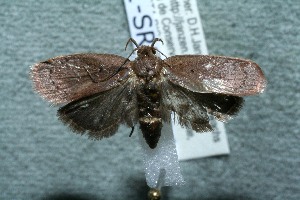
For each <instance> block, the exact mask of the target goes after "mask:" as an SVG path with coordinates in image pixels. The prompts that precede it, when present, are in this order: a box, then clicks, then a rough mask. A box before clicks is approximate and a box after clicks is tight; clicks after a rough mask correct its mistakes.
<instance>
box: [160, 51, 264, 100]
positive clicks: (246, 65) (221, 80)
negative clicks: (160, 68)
mask: <svg viewBox="0 0 300 200" xmlns="http://www.w3.org/2000/svg"><path fill="white" fill-rule="evenodd" d="M165 63H166V64H167V65H168V66H165V76H166V77H167V78H168V79H169V80H170V81H171V82H172V83H174V84H176V85H180V86H182V87H184V88H187V89H189V90H191V91H194V92H198V93H222V94H227V95H235V96H246V95H254V94H257V93H260V92H263V90H264V88H265V87H266V79H265V77H264V74H263V72H262V70H261V69H260V68H259V66H258V65H257V64H256V63H254V62H252V61H250V60H243V59H238V58H230V57H222V56H206V55H182V56H172V57H170V58H167V59H166V60H165Z"/></svg>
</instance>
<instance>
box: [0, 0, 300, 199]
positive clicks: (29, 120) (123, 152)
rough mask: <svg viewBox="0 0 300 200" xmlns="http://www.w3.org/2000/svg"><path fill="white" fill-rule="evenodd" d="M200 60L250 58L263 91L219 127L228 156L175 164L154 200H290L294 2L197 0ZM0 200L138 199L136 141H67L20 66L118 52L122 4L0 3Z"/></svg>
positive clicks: (299, 43)
mask: <svg viewBox="0 0 300 200" xmlns="http://www.w3.org/2000/svg"><path fill="white" fill-rule="evenodd" d="M198 7H199V11H200V14H201V18H202V20H203V22H202V23H203V26H204V32H205V34H206V39H207V45H208V49H209V52H210V53H211V54H219V55H227V56H236V57H244V58H249V59H253V60H255V61H256V62H257V63H258V64H259V65H260V66H261V67H262V69H263V70H264V72H265V74H266V77H267V79H268V88H267V90H266V91H265V93H264V94H262V95H260V96H254V97H248V98H246V103H245V106H244V109H243V110H242V111H241V113H240V114H239V115H238V116H237V117H236V118H235V119H233V120H231V121H230V122H229V123H228V124H227V126H226V127H227V131H228V133H229V134H228V137H229V143H230V146H231V155H230V156H226V157H224V156H223V157H214V158H205V159H198V160H192V161H187V162H182V163H181V169H182V173H183V176H184V177H185V180H186V185H184V186H180V187H172V188H165V189H163V192H164V199H300V193H299V192H300V186H299V184H300V175H299V166H300V158H299V155H300V150H299V139H300V134H299V125H300V101H299V99H300V98H299V97H300V93H299V92H300V91H299V86H300V66H299V64H300V57H299V53H300V3H299V1H297V0H294V1H292V0H290V1H279V0H277V1H269V0H268V1H267V0H265V1H240V0H230V1H221V0H218V1H211V0H201V1H199V2H198ZM0 25H1V26H0V99H1V104H0V137H1V139H0V199H54V200H60V199H84V200H89V199H145V198H146V193H147V191H148V188H147V186H146V183H145V180H144V172H143V163H142V155H141V152H140V147H139V142H138V137H137V135H134V136H133V137H132V138H131V139H128V133H129V132H128V131H129V130H128V129H125V128H124V127H123V128H121V129H120V131H119V133H118V134H116V135H115V136H114V137H112V138H109V139H105V140H102V141H100V142H99V141H98V142H96V141H90V140H88V139H87V137H85V136H82V137H80V136H79V135H75V134H72V133H71V131H70V130H69V129H68V128H67V127H65V126H64V125H63V124H62V123H61V122H60V121H58V120H57V118H56V108H55V107H50V106H49V103H47V102H45V101H43V100H42V99H41V98H40V97H39V96H38V95H37V94H35V93H34V92H33V90H32V84H31V81H30V80H29V78H28V73H29V66H30V65H32V64H34V63H35V62H38V61H41V60H45V59H47V58H51V57H54V56H57V55H63V54H72V53H77V52H106V53H113V54H118V55H122V56H128V54H129V52H130V51H127V52H124V50H123V49H124V45H125V43H126V41H127V40H128V38H129V37H130V35H129V30H128V25H127V21H126V14H125V9H124V5H123V2H122V1H88V0H84V1H83V0H80V1H79V0H77V1H71V0H69V1H60V0H53V1H41V0H38V1H37V0H27V1H10V0H7V1H5V0H1V1H0Z"/></svg>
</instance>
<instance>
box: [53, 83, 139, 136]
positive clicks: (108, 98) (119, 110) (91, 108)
mask: <svg viewBox="0 0 300 200" xmlns="http://www.w3.org/2000/svg"><path fill="white" fill-rule="evenodd" d="M58 116H59V118H60V119H61V120H62V121H63V122H64V123H66V124H67V125H69V126H70V127H71V128H72V129H73V130H74V131H75V132H78V133H81V134H83V133H85V132H87V134H88V135H89V137H91V138H94V139H101V138H103V137H110V136H111V135H113V134H114V133H115V132H116V131H117V129H118V127H119V125H120V124H122V123H123V124H127V125H128V126H129V127H132V126H134V125H135V124H136V123H137V119H138V110H137V105H136V93H135V89H134V88H132V87H131V84H130V82H129V81H127V83H125V84H124V85H121V86H119V87H115V88H113V89H110V90H107V91H104V92H101V93H99V94H95V95H92V96H89V97H85V98H82V99H79V100H77V101H74V102H71V103H69V104H67V105H66V106H64V107H62V108H60V109H59V110H58Z"/></svg>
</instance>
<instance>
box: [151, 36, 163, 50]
mask: <svg viewBox="0 0 300 200" xmlns="http://www.w3.org/2000/svg"><path fill="white" fill-rule="evenodd" d="M158 41H160V42H161V43H162V44H164V42H163V41H162V39H160V38H154V40H153V41H152V44H151V47H152V48H153V47H154V44H155V43H156V42H158Z"/></svg>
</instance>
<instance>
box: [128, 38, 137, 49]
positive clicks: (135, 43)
mask: <svg viewBox="0 0 300 200" xmlns="http://www.w3.org/2000/svg"><path fill="white" fill-rule="evenodd" d="M129 42H132V43H133V44H134V45H135V46H136V48H139V45H138V43H137V42H136V41H135V40H134V39H133V38H129V39H128V41H127V43H126V45H125V51H126V49H127V46H128V44H129Z"/></svg>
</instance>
